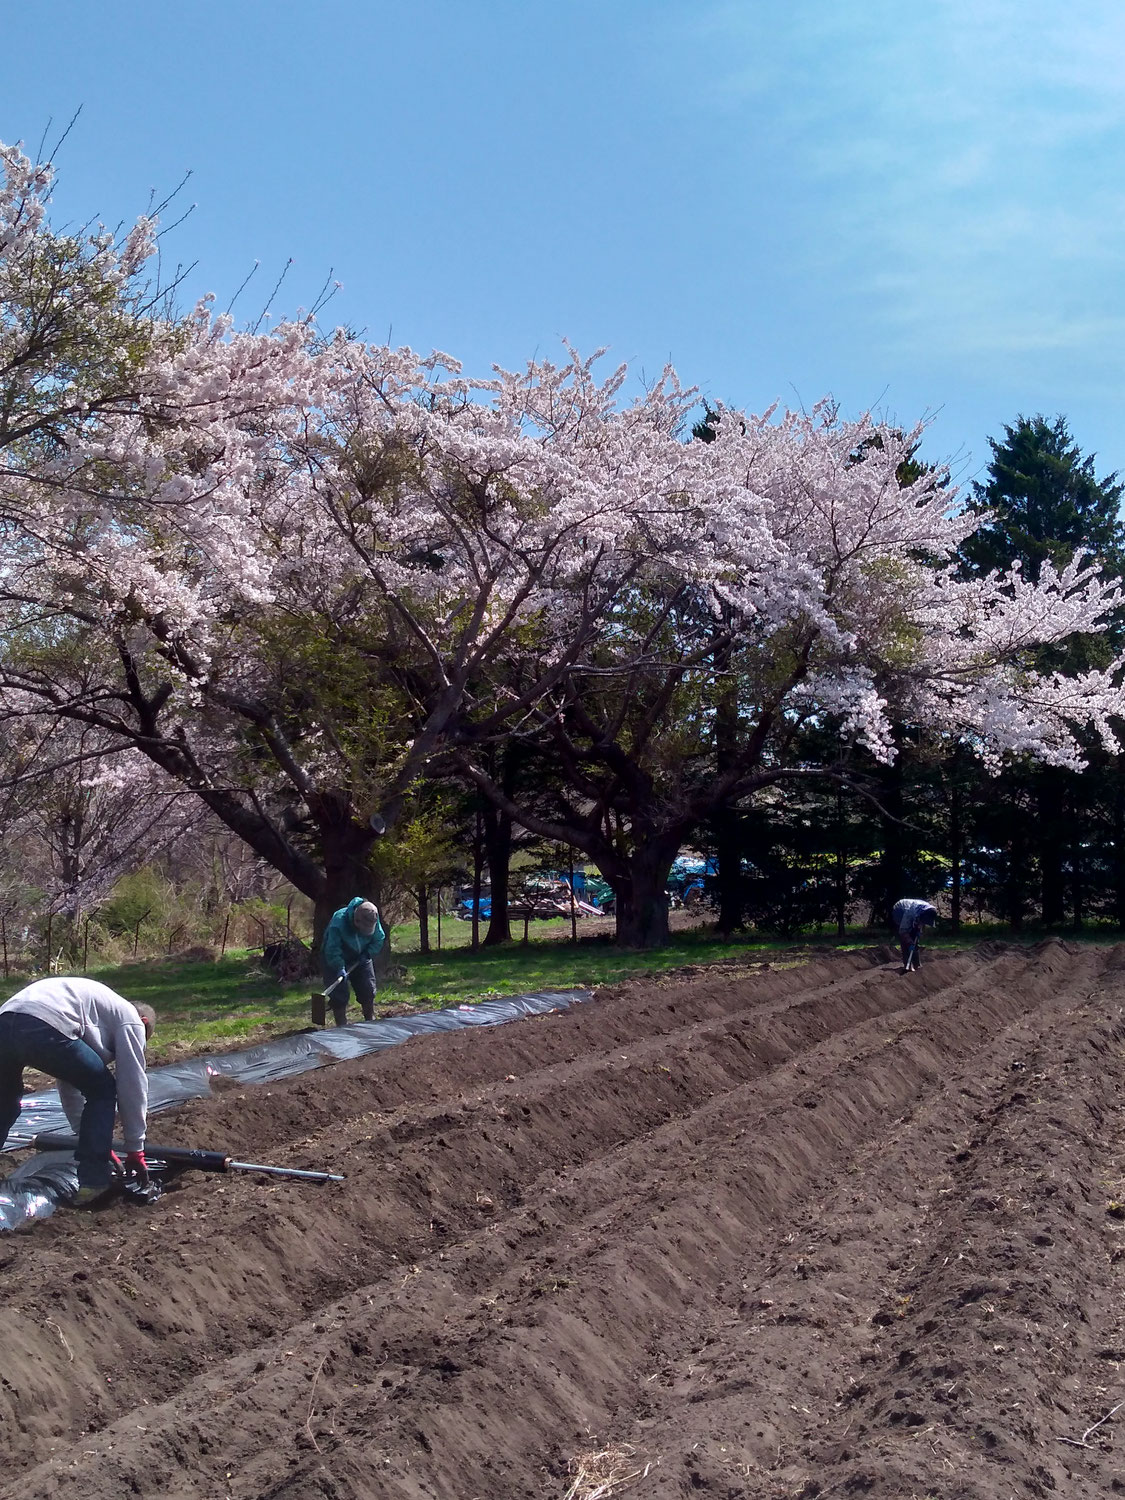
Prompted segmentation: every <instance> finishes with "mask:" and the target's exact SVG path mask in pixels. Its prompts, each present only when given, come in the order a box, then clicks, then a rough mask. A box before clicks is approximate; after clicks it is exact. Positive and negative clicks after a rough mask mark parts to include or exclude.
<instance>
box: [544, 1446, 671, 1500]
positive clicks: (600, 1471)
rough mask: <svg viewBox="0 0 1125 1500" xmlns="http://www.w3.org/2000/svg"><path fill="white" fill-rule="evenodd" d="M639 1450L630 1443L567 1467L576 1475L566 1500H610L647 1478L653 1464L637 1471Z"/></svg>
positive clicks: (583, 1457) (576, 1460)
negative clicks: (636, 1481)
mask: <svg viewBox="0 0 1125 1500" xmlns="http://www.w3.org/2000/svg"><path fill="white" fill-rule="evenodd" d="M636 1452H637V1450H636V1449H635V1448H634V1447H632V1446H631V1445H630V1444H629V1443H621V1444H619V1445H618V1446H617V1447H612V1448H602V1449H598V1450H591V1451H590V1452H589V1453H583V1454H581V1455H580V1456H579V1457H578V1458H572V1459H571V1460H570V1463H569V1464H568V1465H567V1468H568V1469H569V1471H570V1473H571V1474H573V1475H574V1479H573V1480H572V1481H571V1485H570V1488H569V1489H568V1490H567V1492H566V1494H565V1495H564V1496H563V1500H610V1497H611V1496H613V1495H620V1494H622V1493H623V1491H624V1490H625V1489H626V1488H627V1487H628V1486H629V1485H631V1484H632V1483H633V1482H634V1481H635V1480H637V1479H644V1478H646V1477H647V1475H648V1472H649V1470H650V1469H651V1468H652V1464H651V1463H647V1464H644V1465H643V1466H642V1467H641V1468H637V1467H636Z"/></svg>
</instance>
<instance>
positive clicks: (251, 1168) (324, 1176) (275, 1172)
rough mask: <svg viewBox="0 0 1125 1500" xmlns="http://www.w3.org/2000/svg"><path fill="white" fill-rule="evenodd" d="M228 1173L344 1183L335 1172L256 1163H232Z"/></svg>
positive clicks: (228, 1165)
mask: <svg viewBox="0 0 1125 1500" xmlns="http://www.w3.org/2000/svg"><path fill="white" fill-rule="evenodd" d="M227 1171H228V1172H267V1173H268V1174H269V1175H270V1176H271V1177H303V1178H305V1179H306V1180H307V1181H309V1182H343V1180H344V1179H343V1178H342V1177H338V1176H337V1175H336V1173H335V1172H305V1171H303V1170H302V1169H301V1168H300V1167H264V1166H262V1165H261V1164H260V1163H258V1162H256V1161H232V1162H228V1163H227Z"/></svg>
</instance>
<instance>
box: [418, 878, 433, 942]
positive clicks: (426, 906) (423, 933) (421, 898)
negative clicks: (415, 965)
mask: <svg viewBox="0 0 1125 1500" xmlns="http://www.w3.org/2000/svg"><path fill="white" fill-rule="evenodd" d="M429 951H430V892H429V888H428V887H427V886H424V885H423V886H420V887H419V888H418V952H419V953H428V952H429Z"/></svg>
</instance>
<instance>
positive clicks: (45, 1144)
mask: <svg viewBox="0 0 1125 1500" xmlns="http://www.w3.org/2000/svg"><path fill="white" fill-rule="evenodd" d="M32 1144H33V1145H34V1146H35V1148H36V1150H38V1151H74V1150H76V1149H77V1147H78V1137H77V1136H76V1135H63V1134H61V1133H59V1134H55V1133H54V1132H53V1131H44V1132H43V1133H42V1134H40V1135H37V1136H36V1137H35V1139H34V1141H33V1142H32ZM114 1150H115V1151H124V1150H125V1147H124V1146H123V1145H121V1144H120V1143H119V1142H117V1141H115V1142H114ZM145 1160H146V1161H147V1162H148V1164H149V1167H150V1168H151V1167H153V1166H156V1167H157V1168H158V1169H159V1168H160V1164H161V1163H163V1164H164V1170H165V1171H166V1172H167V1173H168V1174H173V1173H176V1172H189V1171H191V1170H193V1169H194V1170H195V1171H197V1172H266V1173H268V1174H269V1175H270V1176H271V1177H298V1178H301V1179H302V1180H303V1181H305V1182H343V1180H344V1179H343V1178H342V1177H340V1176H338V1175H337V1174H336V1173H335V1172H307V1171H305V1169H304V1168H303V1167H268V1166H264V1165H263V1164H262V1163H261V1162H256V1161H235V1160H234V1159H233V1157H230V1156H226V1155H224V1153H223V1152H222V1151H200V1150H197V1149H195V1148H193V1147H190V1146H155V1145H149V1144H147V1143H146V1145H145Z"/></svg>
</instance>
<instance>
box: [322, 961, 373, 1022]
mask: <svg viewBox="0 0 1125 1500" xmlns="http://www.w3.org/2000/svg"><path fill="white" fill-rule="evenodd" d="M320 972H321V973H322V974H323V976H324V988H325V989H327V988H328V986H329V985H330V984H331V983H332V982H333V980H336V979H339V978H340V972H339V970H337V971H336V973H334V974H333V973H331V972H330V971H329V970H328V969H326V968H324V967H323V966H322V967H321V971H320ZM353 989H354V990H355V997H356V999H357V1000H358V1001H359V1006H360V1009H361V1010H362V1011H363V1019H364V1020H365V1021H371V1020H373V1019H374V1017H375V965H374V964H373V963H372V962H371V960H370V959H368V960H367V962H366V963H362V964H360V966H359V967H358V968H357V969H353V970H352V972H351V975H350V976H349V977H348V978H347V979H344V980H342V981H341V982H340V983H339V984H338V985H337V986H336V988H335V989H334V990H333V991H332V993H331V994H330V995H329V996H328V1003H329V1005H330V1006H331V1007H332V1016H333V1019H334V1020H335V1022H336V1025H337V1026H346V1025H347V1023H348V997H349V995H350V993H351V991H352V990H353Z"/></svg>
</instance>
